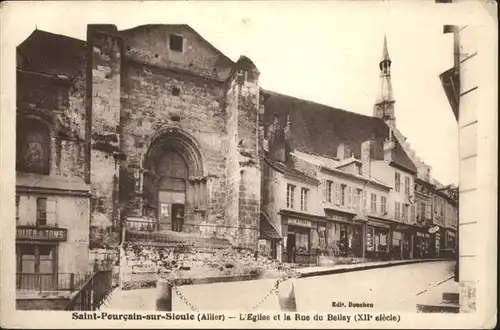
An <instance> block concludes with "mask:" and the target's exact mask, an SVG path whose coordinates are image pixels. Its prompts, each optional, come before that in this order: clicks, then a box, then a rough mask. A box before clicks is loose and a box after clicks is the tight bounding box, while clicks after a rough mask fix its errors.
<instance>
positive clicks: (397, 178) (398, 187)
mask: <svg viewBox="0 0 500 330" xmlns="http://www.w3.org/2000/svg"><path fill="white" fill-rule="evenodd" d="M395 180H396V185H395V188H396V192H400V191H401V175H400V174H399V173H398V172H396V177H395Z"/></svg>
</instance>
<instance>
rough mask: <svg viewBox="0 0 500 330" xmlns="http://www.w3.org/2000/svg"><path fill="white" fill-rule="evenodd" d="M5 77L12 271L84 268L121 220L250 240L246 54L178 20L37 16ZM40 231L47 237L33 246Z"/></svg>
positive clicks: (118, 230) (252, 117) (249, 70)
mask: <svg viewBox="0 0 500 330" xmlns="http://www.w3.org/2000/svg"><path fill="white" fill-rule="evenodd" d="M17 79H18V80H17V81H18V88H17V90H18V94H17V125H18V126H17V151H18V152H17V156H16V160H17V168H16V176H17V180H16V212H17V219H18V223H17V225H18V226H17V236H16V243H17V245H16V246H17V247H18V250H19V249H21V250H22V251H24V252H22V251H21V250H19V255H18V269H17V272H18V273H30V274H32V273H37V274H38V273H44V274H45V273H49V274H54V278H57V275H55V274H60V273H62V272H63V271H66V272H81V273H84V272H86V271H88V268H91V267H92V266H91V265H89V261H88V260H89V255H90V260H91V262H90V264H91V263H92V259H93V258H95V253H96V251H103V253H106V254H109V252H110V251H113V250H115V251H116V252H117V251H118V249H117V248H118V246H119V245H120V241H121V240H122V239H123V237H125V236H126V235H127V231H128V230H129V231H131V232H136V233H137V232H147V233H161V232H170V233H172V232H174V233H178V234H179V235H181V237H183V236H182V235H184V236H185V237H188V236H189V237H202V238H212V239H216V240H221V241H225V242H227V244H229V245H232V246H238V247H242V248H250V249H255V248H256V247H257V242H258V236H259V214H260V161H259V159H260V156H259V152H260V150H259V134H258V133H259V118H260V116H259V114H260V112H261V106H260V103H261V100H260V90H259V83H258V81H259V71H258V69H257V68H256V67H255V65H254V64H253V63H252V61H251V60H250V59H248V58H246V57H244V56H242V57H240V59H239V60H238V61H237V62H233V61H232V60H231V59H229V58H228V57H226V56H225V55H223V54H222V53H221V52H219V51H218V50H217V49H215V48H214V47H213V46H212V45H211V44H210V43H209V42H207V41H206V40H205V39H203V38H202V37H201V36H200V35H199V34H198V33H197V32H196V31H194V30H193V29H192V28H190V27H189V26H187V25H147V26H139V27H136V28H133V29H130V30H124V31H118V30H117V28H116V26H113V25H89V26H88V28H87V40H86V41H83V40H78V39H73V38H69V37H66V36H61V35H55V34H52V33H48V32H44V31H40V30H35V31H34V32H33V33H32V34H31V35H30V36H29V37H28V38H27V39H26V40H25V41H24V42H23V43H22V44H20V45H19V46H18V49H17ZM75 205H76V207H75ZM61 231H62V233H60V232H61ZM26 233H34V234H29V235H28V234H26ZM47 235H48V236H50V237H52V238H53V239H50V240H49V241H50V242H52V243H51V244H53V246H54V250H50V251H48V252H47V251H45V250H47V249H46V248H43V250H44V252H43V253H42V252H40V251H41V250H40V249H38V248H35V250H36V251H38V252H36V251H35V250H33V249H32V248H31V247H32V246H45V244H46V243H47V239H45V238H46V237H48V236H47ZM42 236H43V237H42ZM44 237H45V238H44ZM58 237H59V238H58ZM25 243H26V244H30V245H29V246H28V247H29V248H26V246H25V245H26V244H25ZM23 244H25V245H23ZM32 250H33V251H32ZM39 250H40V251H39ZM26 251H27V252H26ZM46 252H47V253H48V255H50V256H52V259H51V260H52V263H51V266H48V267H49V268H50V269H42V268H44V267H45V268H47V267H46V266H43V265H44V264H47V263H46V262H45V261H43V260H42V261H40V260H39V259H40V256H41V255H45V254H47V253H46ZM44 253H45V254H44ZM57 255H59V258H57ZM26 256H27V257H26ZM70 256H75V257H74V258H72V257H70ZM28 257H29V258H31V257H33V258H31V259H33V260H38V261H35V262H33V263H31V264H29V263H28V262H27V261H26V260H28V259H29V258H28ZM37 258H38V259H37ZM54 258H55V259H54ZM31 259H30V260H31ZM42 259H43V258H42ZM112 259H114V261H115V262H116V261H117V257H116V255H115V257H112ZM23 264H24V270H23V267H22V265H23ZM28 264H29V265H28ZM73 264H75V265H73ZM76 264H78V266H76ZM73 266H74V267H73ZM49 277H50V276H49ZM56 281H57V280H56Z"/></svg>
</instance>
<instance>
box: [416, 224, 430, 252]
mask: <svg viewBox="0 0 500 330" xmlns="http://www.w3.org/2000/svg"><path fill="white" fill-rule="evenodd" d="M430 245H431V244H430V234H429V233H426V232H424V231H423V230H417V231H416V232H415V236H414V239H413V258H414V259H425V258H429V256H430Z"/></svg>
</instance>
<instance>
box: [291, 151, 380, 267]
mask: <svg viewBox="0 0 500 330" xmlns="http://www.w3.org/2000/svg"><path fill="white" fill-rule="evenodd" d="M344 147H345V146H344V144H340V145H339V147H338V151H337V154H338V155H343V154H344V153H343V149H344ZM292 156H293V157H294V163H295V166H297V167H298V168H301V169H307V168H309V171H311V170H315V177H317V178H318V180H319V181H320V187H319V189H320V191H321V193H322V198H321V209H322V211H323V212H324V216H325V218H326V220H327V230H326V232H327V243H328V244H327V247H328V249H327V251H324V253H325V254H326V255H328V256H340V257H358V258H376V259H379V258H382V259H385V258H387V257H388V255H389V236H390V213H389V209H388V204H387V202H388V195H389V191H390V187H389V186H387V185H385V184H384V183H382V182H380V181H377V180H375V179H373V178H370V177H368V176H366V175H363V171H362V165H363V164H362V163H361V161H360V160H358V159H356V158H354V157H353V156H352V155H351V156H349V157H348V158H344V159H339V158H327V157H323V156H318V155H314V154H309V153H306V152H301V151H296V152H293V154H292ZM341 157H342V156H341Z"/></svg>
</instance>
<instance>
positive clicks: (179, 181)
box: [156, 151, 188, 231]
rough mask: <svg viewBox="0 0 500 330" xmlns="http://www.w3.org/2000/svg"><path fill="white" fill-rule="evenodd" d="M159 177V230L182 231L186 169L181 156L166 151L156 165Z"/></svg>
mask: <svg viewBox="0 0 500 330" xmlns="http://www.w3.org/2000/svg"><path fill="white" fill-rule="evenodd" d="M156 169H157V174H158V175H159V176H160V177H161V178H160V182H159V187H158V197H157V198H158V215H157V216H158V219H159V221H158V222H159V226H160V229H170V230H173V231H182V227H183V225H184V213H185V204H186V186H187V179H188V167H187V165H186V161H185V160H184V158H182V156H181V155H180V154H179V153H177V152H175V151H167V152H165V153H164V154H163V156H162V157H160V158H159V159H158V161H157V164H156Z"/></svg>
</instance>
